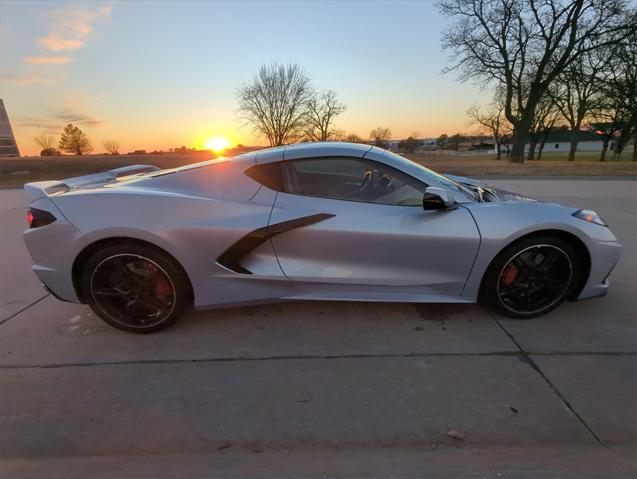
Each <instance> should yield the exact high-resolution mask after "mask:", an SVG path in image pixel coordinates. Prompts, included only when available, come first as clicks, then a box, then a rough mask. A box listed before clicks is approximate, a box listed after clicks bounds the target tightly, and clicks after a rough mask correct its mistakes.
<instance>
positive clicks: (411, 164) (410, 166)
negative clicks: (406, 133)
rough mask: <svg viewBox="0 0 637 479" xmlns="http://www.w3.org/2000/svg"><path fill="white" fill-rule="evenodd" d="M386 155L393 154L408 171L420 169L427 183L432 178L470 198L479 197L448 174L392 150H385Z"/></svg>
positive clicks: (429, 182) (394, 158)
mask: <svg viewBox="0 0 637 479" xmlns="http://www.w3.org/2000/svg"><path fill="white" fill-rule="evenodd" d="M385 155H387V156H391V158H392V159H393V160H395V161H396V163H398V165H399V166H400V168H401V169H403V170H404V171H405V172H407V173H408V172H409V171H413V170H414V169H415V170H418V172H419V173H420V176H422V177H424V178H423V181H424V182H425V183H427V184H431V181H427V179H428V178H430V179H431V180H433V181H434V182H437V183H439V184H442V185H443V186H445V187H446V188H449V189H451V190H453V191H456V192H458V193H461V194H463V195H464V196H466V197H467V198H469V199H471V200H475V199H477V196H476V194H475V193H473V191H471V189H469V188H467V187H465V186H463V185H461V184H460V183H457V182H455V181H453V180H450V179H449V178H447V177H446V176H443V175H441V174H440V173H436V172H435V171H433V170H430V169H429V168H426V167H424V166H422V165H420V164H418V163H416V162H415V161H411V160H409V159H407V158H405V157H404V156H400V155H397V154H395V153H392V152H391V151H385Z"/></svg>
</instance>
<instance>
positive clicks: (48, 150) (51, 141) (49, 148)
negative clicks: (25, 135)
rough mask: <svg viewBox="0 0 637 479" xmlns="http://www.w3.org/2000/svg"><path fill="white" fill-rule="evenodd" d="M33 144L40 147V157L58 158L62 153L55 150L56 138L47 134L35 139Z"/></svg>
mask: <svg viewBox="0 0 637 479" xmlns="http://www.w3.org/2000/svg"><path fill="white" fill-rule="evenodd" d="M33 143H35V144H36V145H38V146H39V147H40V148H41V150H40V156H57V155H59V154H60V152H59V151H58V150H57V149H56V148H55V138H53V137H52V136H51V135H48V134H46V133H41V134H40V135H37V136H36V137H34V138H33Z"/></svg>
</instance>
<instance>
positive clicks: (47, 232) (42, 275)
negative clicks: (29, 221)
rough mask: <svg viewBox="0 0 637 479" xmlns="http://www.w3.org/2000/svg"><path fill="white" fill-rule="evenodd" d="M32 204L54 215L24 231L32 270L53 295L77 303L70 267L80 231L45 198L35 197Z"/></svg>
mask: <svg viewBox="0 0 637 479" xmlns="http://www.w3.org/2000/svg"><path fill="white" fill-rule="evenodd" d="M31 206H32V207H34V208H38V209H42V210H45V211H49V212H51V213H52V214H53V216H55V218H56V220H55V221H54V222H53V223H51V224H48V225H46V226H41V227H38V228H32V229H28V230H26V231H25V232H24V235H23V238H24V243H25V244H26V247H27V250H28V251H29V254H30V255H31V258H32V259H33V267H32V270H33V272H34V273H35V274H36V275H37V277H38V278H39V279H40V281H41V282H42V283H43V284H44V285H46V288H47V290H49V291H50V292H51V294H53V295H54V296H55V297H56V298H58V299H61V300H64V301H70V302H73V303H77V302H79V299H78V297H77V294H76V292H75V288H74V286H73V274H72V267H73V261H74V259H75V256H76V247H75V244H76V242H77V240H78V238H79V237H80V232H79V231H78V230H77V229H76V228H75V227H74V226H73V225H72V224H71V223H69V222H68V221H67V220H66V218H65V217H64V215H62V213H61V212H60V211H59V210H58V209H57V208H56V207H55V205H54V204H53V203H52V202H51V201H50V200H49V199H48V198H41V199H38V200H36V201H34V202H33V203H32V204H31Z"/></svg>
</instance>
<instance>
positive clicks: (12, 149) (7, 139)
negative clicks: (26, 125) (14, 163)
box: [0, 98, 20, 156]
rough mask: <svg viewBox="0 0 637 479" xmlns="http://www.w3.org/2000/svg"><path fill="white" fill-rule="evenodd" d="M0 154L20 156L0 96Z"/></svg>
mask: <svg viewBox="0 0 637 479" xmlns="http://www.w3.org/2000/svg"><path fill="white" fill-rule="evenodd" d="M0 156H20V150H18V144H17V143H16V142H15V136H13V130H12V129H11V123H9V115H7V110H6V109H5V108H4V101H2V98H0Z"/></svg>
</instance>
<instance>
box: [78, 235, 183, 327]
mask: <svg viewBox="0 0 637 479" xmlns="http://www.w3.org/2000/svg"><path fill="white" fill-rule="evenodd" d="M82 289H83V292H84V297H85V298H86V300H87V302H88V304H89V305H90V306H91V308H92V309H93V311H95V313H96V314H97V315H98V316H99V317H100V318H102V319H103V320H104V321H105V322H107V323H108V324H110V325H111V326H114V327H116V328H118V329H121V330H124V331H128V332H132V333H151V332H154V331H159V330H162V329H165V328H167V327H169V326H171V325H172V324H174V323H175V321H177V319H179V317H180V316H181V314H182V313H183V310H184V309H185V307H186V306H187V305H188V298H189V294H188V291H189V289H188V281H187V278H186V277H185V274H184V273H183V270H182V269H181V267H180V266H179V265H178V264H176V262H175V261H174V260H173V259H172V258H171V257H169V256H168V255H167V254H165V253H163V252H161V251H160V250H157V249H154V248H151V247H147V246H143V245H137V244H129V245H127V244H117V245H113V246H109V247H107V248H104V249H103V250H100V251H98V252H97V253H95V254H94V255H93V256H91V257H90V258H89V260H88V261H87V263H86V265H85V268H84V271H83V274H82Z"/></svg>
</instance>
